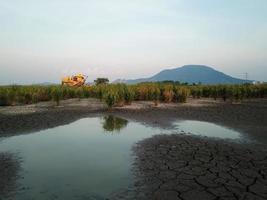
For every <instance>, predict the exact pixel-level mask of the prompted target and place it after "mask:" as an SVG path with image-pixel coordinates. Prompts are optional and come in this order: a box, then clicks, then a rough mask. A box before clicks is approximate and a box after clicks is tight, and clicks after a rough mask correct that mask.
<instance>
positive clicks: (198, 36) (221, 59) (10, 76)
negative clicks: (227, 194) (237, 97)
mask: <svg viewBox="0 0 267 200" xmlns="http://www.w3.org/2000/svg"><path fill="white" fill-rule="evenodd" d="M186 64H202V65H208V66H211V67H214V68H215V69H217V70H219V71H222V72H224V73H226V74H229V75H232V76H235V77H238V78H244V77H245V75H244V74H245V73H246V72H247V73H248V76H249V79H253V80H261V81H267V0H176V1H174V0H131V1H129V0H0V84H13V83H18V84H30V83H40V82H59V81H60V78H61V77H62V76H63V75H71V74H72V73H76V72H81V73H84V74H87V75H88V76H89V79H88V80H89V81H92V80H94V79H96V78H97V77H107V78H109V79H110V80H115V79H117V78H127V79H129V78H141V77H148V76H151V75H154V74H155V73H157V72H159V71H160V70H162V69H166V68H174V67H180V66H182V65H186Z"/></svg>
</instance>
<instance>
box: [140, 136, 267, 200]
mask: <svg viewBox="0 0 267 200" xmlns="http://www.w3.org/2000/svg"><path fill="white" fill-rule="evenodd" d="M135 152H136V156H137V158H136V161H135V165H136V166H135V173H136V177H137V181H136V188H137V189H136V190H137V192H136V194H137V196H136V198H137V199H156V200H161V199H170V200H195V199H198V200H216V199H219V200H223V199H224V200H239V199H242V200H264V199H267V151H266V149H262V148H261V149H260V148H250V147H248V146H245V145H242V144H236V143H229V142H224V141H219V140H211V139H208V140H207V139H203V138H200V137H196V136H188V135H178V134H175V135H157V136H154V137H152V138H148V139H145V140H144V141H141V142H140V143H138V145H137V146H136V147H135Z"/></svg>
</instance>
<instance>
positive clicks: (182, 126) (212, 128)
mask: <svg viewBox="0 0 267 200" xmlns="http://www.w3.org/2000/svg"><path fill="white" fill-rule="evenodd" d="M175 127H176V128H177V129H178V130H179V131H183V132H186V133H192V134H194V135H202V136H207V137H218V138H229V139H238V138H240V133H239V132H236V131H234V130H231V129H228V128H225V127H222V126H218V125H216V124H213V123H209V122H202V121H193V120H183V121H178V122H176V123H175Z"/></svg>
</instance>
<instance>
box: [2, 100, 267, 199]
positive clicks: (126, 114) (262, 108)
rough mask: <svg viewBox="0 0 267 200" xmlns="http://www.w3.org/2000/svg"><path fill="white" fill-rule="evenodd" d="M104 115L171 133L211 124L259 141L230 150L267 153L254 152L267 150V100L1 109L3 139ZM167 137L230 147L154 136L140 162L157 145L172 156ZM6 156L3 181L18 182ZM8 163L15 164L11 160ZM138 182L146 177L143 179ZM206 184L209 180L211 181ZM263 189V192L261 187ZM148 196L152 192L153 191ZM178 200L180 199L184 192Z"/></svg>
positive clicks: (86, 103)
mask: <svg viewBox="0 0 267 200" xmlns="http://www.w3.org/2000/svg"><path fill="white" fill-rule="evenodd" d="M105 115H114V116H117V117H121V118H124V119H127V120H131V121H135V122H139V123H142V124H145V125H147V126H152V127H159V128H162V129H168V128H170V127H171V126H172V125H173V123H174V122H175V120H177V119H187V120H199V121H206V122H212V123H216V124H219V125H222V126H226V127H228V128H231V129H235V130H238V131H240V132H242V133H244V134H245V135H246V136H247V137H248V138H249V139H250V140H251V141H255V144H251V145H249V146H244V145H242V144H234V143H231V142H230V143H228V142H227V145H228V146H229V145H230V146H231V147H230V149H231V150H233V149H235V148H237V149H242V150H241V151H243V150H244V151H249V152H253V153H252V154H253V156H254V157H255V159H257V157H261V158H262V153H258V154H257V153H254V152H255V150H253V148H255V147H257V148H256V149H259V148H260V149H259V152H261V151H265V150H266V145H258V143H259V142H261V143H263V144H267V134H266V133H267V125H266V124H267V100H266V99H263V100H251V101H246V102H244V103H236V104H231V103H224V102H220V101H213V100H210V99H201V100H195V99H192V100H190V101H189V102H188V103H186V104H172V103H171V104H160V105H159V106H158V107H155V106H154V105H153V102H133V103H132V105H127V106H125V107H118V108H114V109H113V110H111V111H107V109H106V107H105V106H104V105H103V104H102V103H101V102H99V101H97V100H89V101H85V100H68V101H66V102H63V103H62V105H61V106H59V107H55V106H53V105H52V103H51V104H38V105H30V106H16V107H13V108H11V109H10V110H8V109H6V110H5V108H4V109H2V110H1V109H0V121H1V124H0V136H2V137H9V136H13V135H18V134H27V133H32V132H37V131H40V130H44V129H47V128H53V127H56V126H61V125H65V124H69V123H72V122H74V121H76V120H79V119H81V118H86V117H96V116H105ZM168 137H171V138H172V139H171V140H173V141H176V142H177V144H178V143H179V141H184V142H185V141H188V140H189V141H190V142H185V144H189V143H191V145H193V146H195V145H196V146H197V145H199V144H201V143H202V142H204V143H205V144H207V145H208V146H209V147H210V148H213V147H214V145H215V146H218V147H220V148H221V147H222V146H223V145H224V144H225V143H226V141H224V140H217V141H216V142H214V141H212V140H210V139H208V138H206V139H205V138H198V139H196V138H195V137H194V136H155V137H152V138H149V139H146V140H144V141H140V143H138V144H137V145H138V146H139V145H141V146H139V147H140V150H142V149H143V151H142V153H141V154H140V152H141V151H135V153H136V155H137V158H138V159H141V158H142V156H146V151H147V148H148V149H151V148H154V146H153V145H155V143H156V144H159V143H166V145H165V146H166V147H164V148H167V150H168V149H169V148H170V145H169V143H171V142H170V141H169V140H170V139H169V138H168ZM166 141H167V142H166ZM215 143H216V144H215ZM142 145H143V146H142ZM171 145H172V144H171ZM190 147H191V146H190ZM154 149H155V150H156V148H154ZM165 150H166V149H165ZM165 150H164V151H165ZM179 151H180V150H177V152H176V153H181V152H179ZM238 151H239V150H238ZM148 152H149V151H148ZM155 152H157V151H154V152H153V151H152V152H150V153H151V154H155ZM222 152H224V151H222ZM191 153H192V152H191ZM229 153H231V152H230V150H229V149H228V150H226V152H224V154H223V156H225V157H227V156H229ZM214 155H215V154H214ZM238 155H239V154H238ZM7 156H8V154H7V153H1V154H0V163H1V165H2V166H5V170H7V171H6V172H5V173H0V179H1V180H13V178H12V177H16V176H17V171H18V169H19V163H18V162H17V161H16V159H9V161H10V162H6V161H7V159H6V158H7ZM8 157H9V158H12V156H11V157H10V156H8ZM215 157H216V155H215ZM2 158H3V159H2ZM266 159H267V158H266V157H265V158H264V161H265V160H266ZM139 161H140V160H139ZM139 161H138V162H137V163H136V165H135V167H137V168H135V169H136V170H137V171H139V172H142V173H143V172H146V170H147V169H146V165H145V164H141V165H139V164H140V163H141V162H139ZM3 163H4V164H3ZM264 166H267V164H266V163H264ZM157 167H159V166H157V165H155V166H153V168H157ZM142 170H144V171H142ZM260 170H261V171H264V170H265V168H264V169H260ZM264 173H265V172H264ZM143 174H144V173H143ZM168 174H169V173H168V172H167V173H166V176H167V177H168V176H169V175H168ZM264 177H267V174H266V175H264ZM139 178H142V177H141V176H139ZM148 178H149V177H148ZM165 178H166V177H165ZM204 181H210V180H209V178H208V179H205V180H204ZM143 184H144V185H147V184H148V183H147V182H143ZM264 184H265V182H264ZM11 185H12V187H13V186H14V185H13V184H11ZM144 185H143V186H144ZM12 187H11V186H10V187H7V188H5V189H3V191H0V194H1V193H3V194H4V193H6V191H10V190H12ZM261 187H263V186H262V185H261ZM264 187H265V186H264ZM201 191H203V190H201ZM148 192H151V191H149V190H148ZM176 192H177V191H176ZM178 192H179V191H178ZM205 192H207V189H205ZM205 192H204V193H205ZM160 193H161V192H160ZM163 193H164V192H163ZM202 193H203V192H202ZM202 193H201V194H202ZM173 194H176V193H175V192H174V193H173V192H172V193H169V195H173ZM178 194H179V195H181V192H180V193H178ZM205 194H206V193H205ZM209 194H210V193H209ZM232 194H233V192H232ZM179 195H178V196H177V195H176V197H177V198H178V199H179V197H181V196H179ZM0 196H1V195H0ZM208 196H209V195H208ZM176 197H175V198H176ZM260 197H261V196H259V198H260ZM140 198H141V197H140Z"/></svg>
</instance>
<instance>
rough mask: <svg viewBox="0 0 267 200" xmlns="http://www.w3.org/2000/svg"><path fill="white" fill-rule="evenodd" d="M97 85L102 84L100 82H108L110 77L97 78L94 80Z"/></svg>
mask: <svg viewBox="0 0 267 200" xmlns="http://www.w3.org/2000/svg"><path fill="white" fill-rule="evenodd" d="M94 82H95V84H96V85H100V84H108V83H109V80H108V78H97V79H96V80H94Z"/></svg>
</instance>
